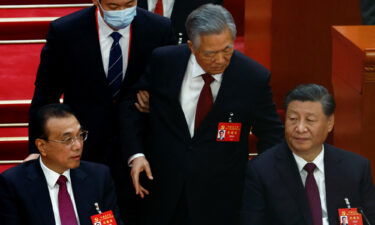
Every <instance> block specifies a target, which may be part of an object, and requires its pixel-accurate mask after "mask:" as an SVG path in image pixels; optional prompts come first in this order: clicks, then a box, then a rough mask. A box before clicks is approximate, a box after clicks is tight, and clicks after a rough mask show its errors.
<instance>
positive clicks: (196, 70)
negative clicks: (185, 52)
mask: <svg viewBox="0 0 375 225" xmlns="http://www.w3.org/2000/svg"><path fill="white" fill-rule="evenodd" d="M189 66H190V67H191V68H192V70H191V75H192V77H193V78H196V77H199V76H201V75H202V74H204V73H206V72H205V71H204V70H203V69H202V67H201V66H200V65H199V63H198V62H197V59H196V58H195V55H194V54H191V55H190V59H189ZM222 75H223V74H222V73H218V74H213V76H212V77H213V78H214V79H215V80H216V81H218V82H221V80H222V79H223V76H222Z"/></svg>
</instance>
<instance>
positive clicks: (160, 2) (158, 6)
mask: <svg viewBox="0 0 375 225" xmlns="http://www.w3.org/2000/svg"><path fill="white" fill-rule="evenodd" d="M154 13H156V14H159V15H160V16H163V15H164V9H163V0H157V2H156V5H155V10H154Z"/></svg>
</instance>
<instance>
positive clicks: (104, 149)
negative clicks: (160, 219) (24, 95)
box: [29, 0, 174, 219]
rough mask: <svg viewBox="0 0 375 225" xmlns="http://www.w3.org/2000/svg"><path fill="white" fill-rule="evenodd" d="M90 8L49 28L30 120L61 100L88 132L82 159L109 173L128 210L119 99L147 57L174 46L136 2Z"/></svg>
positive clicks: (108, 0)
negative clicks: (99, 163)
mask: <svg viewBox="0 0 375 225" xmlns="http://www.w3.org/2000/svg"><path fill="white" fill-rule="evenodd" d="M93 2H94V5H95V6H93V7H90V8H86V9H83V10H81V11H78V12H75V13H73V14H71V15H68V16H65V17H62V18H60V19H58V20H56V21H54V22H52V23H51V25H50V29H49V32H48V36H47V43H46V45H45V46H44V48H43V50H42V53H41V62H40V65H39V69H38V74H37V77H36V81H35V92H34V97H33V100H32V103H31V109H30V114H31V116H32V114H33V113H34V112H35V111H37V110H38V108H39V107H41V106H43V105H46V104H49V103H54V102H59V99H60V98H61V97H62V96H63V97H64V103H65V104H68V105H69V106H70V107H71V108H72V109H73V110H74V112H76V115H77V117H78V119H79V120H80V122H81V123H82V126H83V127H85V129H87V130H88V131H89V132H90V136H91V138H90V140H88V142H87V143H86V145H85V151H84V152H83V155H82V157H83V159H85V160H89V161H94V162H101V163H105V164H107V165H109V166H110V167H111V169H112V172H113V174H114V176H115V178H116V180H115V181H116V185H119V186H118V191H119V194H121V195H119V199H120V203H124V204H126V203H128V202H129V201H131V200H129V199H126V200H123V198H125V195H127V193H133V190H128V188H127V187H123V184H124V182H125V184H124V185H126V179H127V180H129V181H128V182H127V183H130V178H129V175H128V174H129V172H128V168H127V165H126V162H122V161H120V160H119V159H120V158H121V157H120V155H121V154H120V152H119V148H118V130H117V124H118V122H117V121H116V119H115V117H116V116H115V115H116V114H117V106H118V104H117V102H118V98H119V96H121V95H122V94H124V93H125V92H126V90H127V88H128V87H130V86H132V85H133V84H134V83H135V82H136V81H137V80H138V78H139V77H140V75H141V74H142V73H143V72H144V70H145V67H146V65H147V63H148V61H149V58H150V56H151V52H152V51H153V50H154V49H155V48H156V47H159V46H164V45H168V44H173V43H174V36H173V32H172V27H171V24H170V21H169V19H167V18H164V17H161V16H158V15H155V14H153V13H150V12H148V11H146V10H143V9H141V8H138V7H137V6H136V5H137V1H136V0H93ZM32 126H33V124H32V122H31V123H30V127H32ZM29 137H30V140H31V141H30V153H37V150H36V149H35V147H34V146H33V140H34V139H35V135H34V134H33V133H32V132H30V134H29ZM129 186H130V188H132V186H131V185H129ZM120 190H121V192H120ZM122 195H124V197H122ZM122 205H123V204H120V208H122ZM124 212H125V213H131V212H133V209H129V208H127V209H126V210H124ZM125 215H126V216H127V218H128V219H131V217H130V216H129V215H127V214H125Z"/></svg>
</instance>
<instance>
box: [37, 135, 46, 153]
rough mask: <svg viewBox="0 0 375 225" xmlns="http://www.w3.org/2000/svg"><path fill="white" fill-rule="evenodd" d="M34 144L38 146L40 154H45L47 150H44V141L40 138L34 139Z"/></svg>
mask: <svg viewBox="0 0 375 225" xmlns="http://www.w3.org/2000/svg"><path fill="white" fill-rule="evenodd" d="M35 146H36V147H37V148H38V150H39V152H40V154H41V155H42V156H46V155H47V150H46V141H45V140H43V139H40V138H37V139H35Z"/></svg>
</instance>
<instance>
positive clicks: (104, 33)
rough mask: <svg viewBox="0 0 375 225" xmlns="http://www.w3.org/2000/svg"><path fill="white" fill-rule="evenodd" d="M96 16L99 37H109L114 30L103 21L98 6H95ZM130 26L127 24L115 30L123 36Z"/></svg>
mask: <svg viewBox="0 0 375 225" xmlns="http://www.w3.org/2000/svg"><path fill="white" fill-rule="evenodd" d="M96 14H97V18H98V26H99V28H98V29H99V36H100V38H109V37H110V35H111V34H112V33H113V32H114V30H113V29H112V28H111V27H110V26H108V24H107V23H106V22H105V21H104V19H103V17H102V14H101V13H100V11H99V8H97V12H96ZM130 26H131V24H130V25H129V26H127V27H125V28H123V29H120V30H117V31H116V32H118V33H120V34H121V35H122V36H123V37H124V36H125V35H126V34H127V33H128V32H129V29H130Z"/></svg>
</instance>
